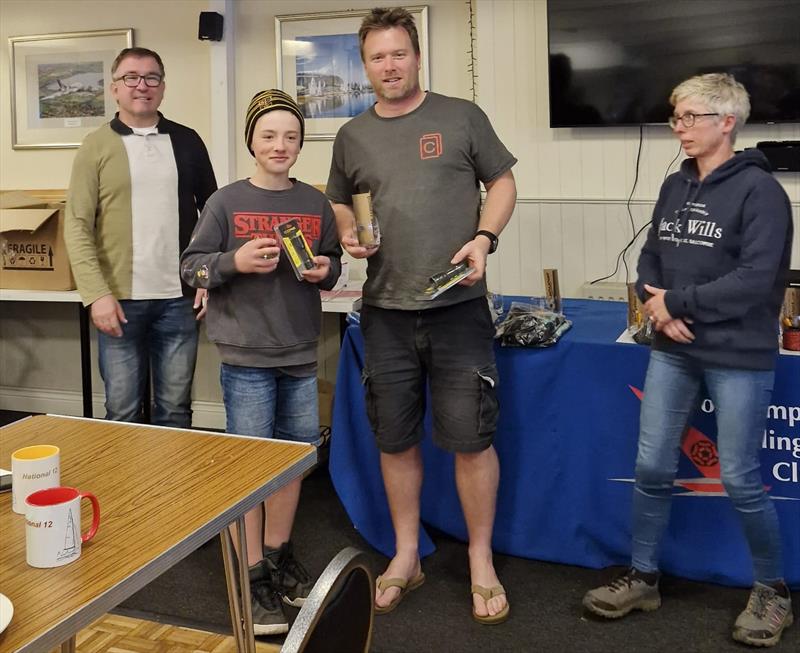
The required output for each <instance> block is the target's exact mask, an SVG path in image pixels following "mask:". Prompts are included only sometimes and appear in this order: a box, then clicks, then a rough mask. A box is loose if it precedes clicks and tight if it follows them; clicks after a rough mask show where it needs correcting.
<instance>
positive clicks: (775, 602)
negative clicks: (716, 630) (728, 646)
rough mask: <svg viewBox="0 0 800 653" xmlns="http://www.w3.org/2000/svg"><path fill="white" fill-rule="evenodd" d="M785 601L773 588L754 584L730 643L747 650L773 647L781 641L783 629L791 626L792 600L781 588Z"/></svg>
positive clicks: (734, 627) (737, 619) (738, 618)
mask: <svg viewBox="0 0 800 653" xmlns="http://www.w3.org/2000/svg"><path fill="white" fill-rule="evenodd" d="M784 590H785V592H786V597H783V596H781V595H780V594H779V593H778V591H777V590H776V589H775V588H774V587H770V586H769V585H764V584H763V583H756V584H755V585H754V586H753V590H752V591H751V592H750V599H749V600H748V601H747V607H746V608H745V609H744V611H743V612H742V613H741V614H740V615H739V616H738V617H737V618H736V624H735V625H734V626H733V639H735V640H736V641H737V642H743V643H745V644H750V645H751V646H775V644H777V643H778V642H779V641H780V640H781V633H782V632H783V629H784V628H788V627H789V626H791V625H792V621H793V619H794V617H793V615H792V599H791V598H790V597H789V591H788V590H787V589H786V588H785V586H784Z"/></svg>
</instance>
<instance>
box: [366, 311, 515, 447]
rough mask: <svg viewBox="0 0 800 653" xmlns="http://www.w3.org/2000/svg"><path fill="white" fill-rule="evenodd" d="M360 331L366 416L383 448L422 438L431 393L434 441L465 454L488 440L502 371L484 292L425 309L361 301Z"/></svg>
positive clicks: (488, 443) (493, 427)
mask: <svg viewBox="0 0 800 653" xmlns="http://www.w3.org/2000/svg"><path fill="white" fill-rule="evenodd" d="M361 331H362V334H363V337H364V351H365V356H364V370H363V376H362V380H363V383H364V387H365V399H366V405H367V415H368V417H369V421H370V425H371V426H372V430H373V433H374V434H375V438H376V441H377V445H378V448H379V449H380V450H381V451H382V452H384V453H399V452H402V451H405V450H407V449H409V448H411V447H412V446H414V445H416V444H418V443H419V442H420V441H421V440H422V438H423V436H424V417H425V410H426V406H427V399H428V396H430V402H431V414H432V418H433V429H432V437H433V442H434V443H435V444H436V445H437V446H439V447H441V448H442V449H444V450H446V451H451V452H460V453H474V452H479V451H483V450H484V449H487V448H488V447H489V446H491V444H492V441H493V439H494V432H495V430H496V428H497V418H498V413H499V406H498V401H497V384H498V375H497V365H496V363H495V358H494V326H493V324H492V318H491V315H490V313H489V307H488V304H487V302H486V299H485V298H483V297H478V298H476V299H472V300H469V301H466V302H462V303H460V304H455V305H452V306H443V307H436V308H431V309H428V310H424V311H404V310H394V309H384V308H378V307H375V306H368V305H364V306H363V307H362V309H361ZM428 390H430V393H428Z"/></svg>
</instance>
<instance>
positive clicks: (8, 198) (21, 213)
mask: <svg viewBox="0 0 800 653" xmlns="http://www.w3.org/2000/svg"><path fill="white" fill-rule="evenodd" d="M0 288H14V289H17V290H73V289H74V288H75V280H74V279H73V278H72V269H71V268H70V265H69V259H68V258H67V248H66V246H65V245H64V204H63V203H62V202H47V201H45V200H41V199H38V198H36V197H32V196H31V195H28V194H27V193H23V192H20V191H14V192H8V193H4V194H2V195H0Z"/></svg>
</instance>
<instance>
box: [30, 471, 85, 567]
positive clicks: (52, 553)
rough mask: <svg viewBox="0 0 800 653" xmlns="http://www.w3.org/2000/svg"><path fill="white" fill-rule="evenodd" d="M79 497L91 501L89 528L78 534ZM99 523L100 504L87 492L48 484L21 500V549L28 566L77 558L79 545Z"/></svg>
mask: <svg viewBox="0 0 800 653" xmlns="http://www.w3.org/2000/svg"><path fill="white" fill-rule="evenodd" d="M81 499H89V501H91V502H92V527H91V528H90V529H89V531H88V532H87V533H84V534H81ZM99 525H100V504H99V503H98V501H97V497H95V496H94V495H93V494H92V493H91V492H80V491H79V490H77V489H75V488H74V487H51V488H47V489H46V490H39V491H37V492H34V493H33V494H31V495H29V496H28V498H27V499H26V500H25V548H26V557H27V561H28V564H29V565H30V566H31V567H60V566H61V565H66V564H67V563H69V562H72V561H74V560H77V559H78V558H79V557H80V555H81V544H83V542H88V541H89V540H91V539H92V538H93V537H94V536H95V533H97V527H98V526H99Z"/></svg>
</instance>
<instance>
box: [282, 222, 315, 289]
mask: <svg viewBox="0 0 800 653" xmlns="http://www.w3.org/2000/svg"><path fill="white" fill-rule="evenodd" d="M275 235H276V236H277V238H278V241H279V242H280V245H281V247H282V248H283V251H285V252H286V253H287V254H288V255H289V260H290V261H291V264H292V270H294V276H295V277H297V280H298V281H303V275H302V274H301V272H303V271H304V270H313V269H314V261H313V258H314V254H313V253H312V252H311V248H310V247H309V246H308V241H307V240H306V237H305V236H304V235H303V232H302V230H301V229H300V224H299V222H298V221H297V219H296V218H292V219H291V220H287V221H286V222H282V223H281V224H279V225H277V226H276V227H275Z"/></svg>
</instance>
